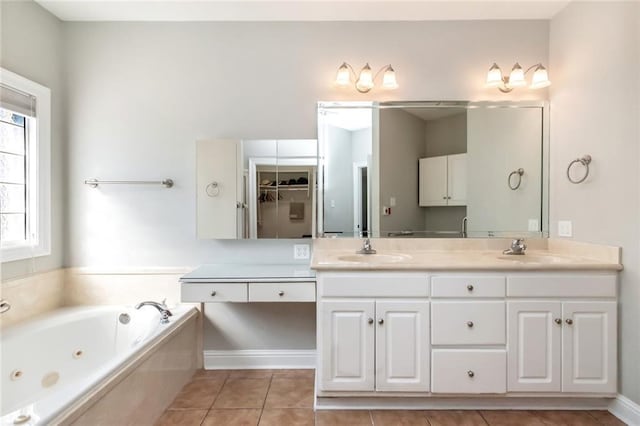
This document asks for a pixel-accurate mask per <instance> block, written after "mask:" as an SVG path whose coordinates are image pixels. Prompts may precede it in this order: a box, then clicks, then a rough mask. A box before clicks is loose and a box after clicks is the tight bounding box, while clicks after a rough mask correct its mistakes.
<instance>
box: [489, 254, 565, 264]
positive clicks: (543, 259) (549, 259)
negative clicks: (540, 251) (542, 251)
mask: <svg viewBox="0 0 640 426" xmlns="http://www.w3.org/2000/svg"><path fill="white" fill-rule="evenodd" d="M497 258H498V259H500V260H510V261H512V262H515V263H543V264H547V265H548V264H552V263H563V262H566V261H567V260H566V259H564V258H562V257H558V256H552V255H548V256H547V255H537V254H523V255H508V254H504V255H499V256H497Z"/></svg>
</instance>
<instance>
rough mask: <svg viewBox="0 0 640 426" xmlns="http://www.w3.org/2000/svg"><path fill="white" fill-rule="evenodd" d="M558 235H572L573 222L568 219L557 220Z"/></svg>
mask: <svg viewBox="0 0 640 426" xmlns="http://www.w3.org/2000/svg"><path fill="white" fill-rule="evenodd" d="M558 236H559V237H572V236H573V224H572V223H571V221H570V220H559V221H558Z"/></svg>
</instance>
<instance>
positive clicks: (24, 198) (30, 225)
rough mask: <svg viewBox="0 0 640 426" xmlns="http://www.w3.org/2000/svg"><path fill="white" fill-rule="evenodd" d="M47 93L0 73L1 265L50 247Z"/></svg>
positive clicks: (37, 86) (14, 77)
mask: <svg viewBox="0 0 640 426" xmlns="http://www.w3.org/2000/svg"><path fill="white" fill-rule="evenodd" d="M50 117H51V94H50V91H49V89H47V88H46V87H44V86H41V85H39V84H37V83H35V82H33V81H30V80H27V79H26V78H24V77H21V76H19V75H17V74H14V73H12V72H10V71H7V70H5V69H3V68H0V250H1V253H2V262H7V261H12V260H19V259H26V258H30V257H36V256H44V255H48V254H50V253H51V248H50V235H51V230H50V224H51V218H50V195H49V194H50V181H51V176H50V121H51V119H50Z"/></svg>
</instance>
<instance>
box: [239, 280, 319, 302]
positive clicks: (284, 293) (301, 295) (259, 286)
mask: <svg viewBox="0 0 640 426" xmlns="http://www.w3.org/2000/svg"><path fill="white" fill-rule="evenodd" d="M315 301H316V285H315V283H312V282H311V283H310V282H304V283H249V302H315Z"/></svg>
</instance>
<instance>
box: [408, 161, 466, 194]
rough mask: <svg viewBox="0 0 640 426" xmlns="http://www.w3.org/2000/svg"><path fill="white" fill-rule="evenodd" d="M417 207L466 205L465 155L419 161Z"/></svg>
mask: <svg viewBox="0 0 640 426" xmlns="http://www.w3.org/2000/svg"><path fill="white" fill-rule="evenodd" d="M419 174H420V185H419V189H420V193H419V205H420V206H421V207H428V206H464V205H466V203H467V201H466V200H467V154H456V155H444V156H440V157H430V158H421V159H420V160H419Z"/></svg>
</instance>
